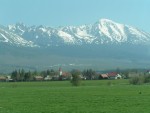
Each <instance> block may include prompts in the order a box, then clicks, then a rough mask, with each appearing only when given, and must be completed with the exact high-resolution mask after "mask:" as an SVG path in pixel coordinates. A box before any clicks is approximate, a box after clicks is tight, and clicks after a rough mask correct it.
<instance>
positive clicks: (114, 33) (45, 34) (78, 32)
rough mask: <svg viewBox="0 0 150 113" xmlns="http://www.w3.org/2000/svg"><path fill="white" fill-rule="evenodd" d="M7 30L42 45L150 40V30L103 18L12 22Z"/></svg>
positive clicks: (149, 41)
mask: <svg viewBox="0 0 150 113" xmlns="http://www.w3.org/2000/svg"><path fill="white" fill-rule="evenodd" d="M7 28H8V30H9V31H10V32H12V33H14V34H16V35H19V36H20V37H22V38H23V39H24V40H26V41H27V42H33V43H34V44H35V45H38V46H40V47H48V46H59V45H64V44H65V45H84V44H94V45H95V44H96V45H102V44H109V43H110V44H121V43H129V44H150V34H149V33H146V32H144V31H142V30H139V29H137V28H134V27H132V26H129V25H124V24H119V23H116V22H114V21H112V20H108V19H101V20H99V21H97V22H96V23H95V24H91V25H81V26H67V27H58V28H51V27H45V26H31V27H27V26H26V25H24V24H22V23H18V24H16V25H9V26H8V27H7Z"/></svg>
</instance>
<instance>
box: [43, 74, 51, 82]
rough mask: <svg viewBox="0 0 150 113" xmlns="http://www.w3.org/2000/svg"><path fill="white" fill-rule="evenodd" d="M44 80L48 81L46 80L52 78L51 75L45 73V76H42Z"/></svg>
mask: <svg viewBox="0 0 150 113" xmlns="http://www.w3.org/2000/svg"><path fill="white" fill-rule="evenodd" d="M44 80H46V81H48V80H52V77H51V76H49V75H47V76H46V77H45V78H44Z"/></svg>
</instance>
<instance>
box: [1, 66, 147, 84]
mask: <svg viewBox="0 0 150 113" xmlns="http://www.w3.org/2000/svg"><path fill="white" fill-rule="evenodd" d="M72 71H78V73H79V77H80V79H81V80H119V79H128V78H132V77H136V76H142V75H145V74H150V71H147V70H144V71H138V70H126V71H120V70H119V71H118V70H115V71H108V72H98V71H94V70H92V69H87V70H83V71H80V70H75V69H74V70H72ZM72 71H63V70H62V68H61V67H59V69H58V70H53V69H51V70H46V71H42V72H40V73H39V72H37V71H34V72H31V71H29V72H25V71H24V70H23V69H21V70H15V71H13V72H12V73H11V74H10V75H0V82H23V81H64V80H71V79H72Z"/></svg>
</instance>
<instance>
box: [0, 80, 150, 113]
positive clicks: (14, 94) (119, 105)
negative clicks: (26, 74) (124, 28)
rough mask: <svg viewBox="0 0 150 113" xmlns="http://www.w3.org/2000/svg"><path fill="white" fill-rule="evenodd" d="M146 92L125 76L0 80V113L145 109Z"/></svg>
mask: <svg viewBox="0 0 150 113" xmlns="http://www.w3.org/2000/svg"><path fill="white" fill-rule="evenodd" d="M149 94H150V85H130V84H129V83H128V80H101V81H97V80H95V81H82V84H81V86H80V87H73V86H72V85H71V84H70V82H69V81H55V82H12V83H0V97H1V98H0V113H60V112H61V113H141V112H144V113H149V111H150V108H149V104H148V103H149V101H150V96H149Z"/></svg>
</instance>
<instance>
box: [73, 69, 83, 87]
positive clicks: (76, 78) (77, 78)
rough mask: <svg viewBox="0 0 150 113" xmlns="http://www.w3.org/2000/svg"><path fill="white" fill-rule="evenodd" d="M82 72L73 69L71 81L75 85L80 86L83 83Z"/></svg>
mask: <svg viewBox="0 0 150 113" xmlns="http://www.w3.org/2000/svg"><path fill="white" fill-rule="evenodd" d="M80 74H81V73H80V72H79V71H77V70H73V71H72V80H71V83H72V85H73V86H79V85H80V84H81V77H80Z"/></svg>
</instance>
